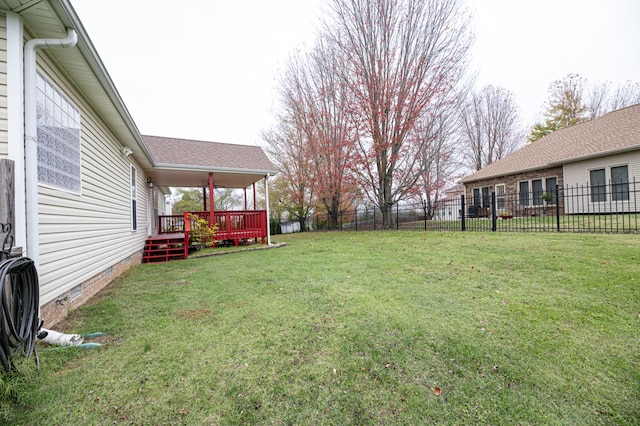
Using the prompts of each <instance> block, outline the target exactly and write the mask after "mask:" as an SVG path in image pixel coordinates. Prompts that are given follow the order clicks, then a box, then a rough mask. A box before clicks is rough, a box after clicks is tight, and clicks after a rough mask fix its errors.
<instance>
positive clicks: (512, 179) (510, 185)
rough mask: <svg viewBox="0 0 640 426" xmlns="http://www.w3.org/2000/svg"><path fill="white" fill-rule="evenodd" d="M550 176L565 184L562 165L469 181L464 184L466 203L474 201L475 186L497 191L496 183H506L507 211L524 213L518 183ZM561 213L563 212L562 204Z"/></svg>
mask: <svg viewBox="0 0 640 426" xmlns="http://www.w3.org/2000/svg"><path fill="white" fill-rule="evenodd" d="M550 177H555V178H556V179H557V184H558V186H560V187H562V186H563V185H564V178H563V171H562V167H561V166H558V167H551V168H546V169H540V170H533V171H529V172H523V173H516V174H513V175H507V176H501V177H497V178H490V179H484V180H479V181H475V182H468V183H465V184H464V188H465V192H464V193H465V203H466V205H467V206H469V205H471V204H472V203H473V190H474V188H483V187H489V188H490V190H489V193H491V192H495V190H496V185H505V192H506V194H507V200H508V202H507V205H506V206H505V209H504V210H505V211H506V212H508V213H510V214H516V213H520V214H523V213H524V210H522V211H518V210H521V209H520V207H519V206H518V205H517V204H518V203H517V200H518V198H517V195H518V185H519V183H520V182H522V181H531V180H535V179H546V178H550ZM560 207H561V213H562V205H561V206H560Z"/></svg>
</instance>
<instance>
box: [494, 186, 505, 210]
mask: <svg viewBox="0 0 640 426" xmlns="http://www.w3.org/2000/svg"><path fill="white" fill-rule="evenodd" d="M506 206H507V193H506V190H505V185H504V183H502V184H500V185H496V208H497V209H498V210H504V209H505V207H506Z"/></svg>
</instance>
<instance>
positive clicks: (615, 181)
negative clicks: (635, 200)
mask: <svg viewBox="0 0 640 426" xmlns="http://www.w3.org/2000/svg"><path fill="white" fill-rule="evenodd" d="M611 200H613V201H627V200H629V167H628V166H618V167H612V168H611Z"/></svg>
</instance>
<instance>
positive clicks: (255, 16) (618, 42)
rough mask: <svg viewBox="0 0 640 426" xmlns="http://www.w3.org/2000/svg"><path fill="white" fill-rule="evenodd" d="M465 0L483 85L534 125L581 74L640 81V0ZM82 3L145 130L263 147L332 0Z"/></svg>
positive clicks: (76, 3) (76, 2)
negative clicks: (286, 71) (289, 67)
mask: <svg viewBox="0 0 640 426" xmlns="http://www.w3.org/2000/svg"><path fill="white" fill-rule="evenodd" d="M464 1H465V2H466V4H467V5H468V6H469V10H470V12H471V13H472V15H473V27H474V32H475V35H476V41H475V44H474V46H473V49H472V54H473V62H472V66H473V67H474V69H475V70H477V74H478V81H477V83H478V86H479V87H481V86H483V85H485V84H494V85H497V86H501V87H503V88H505V89H508V90H510V91H511V92H513V93H514V95H515V99H516V102H517V103H518V104H519V106H520V107H521V118H522V122H523V124H524V125H525V126H526V127H527V128H529V127H530V126H531V125H532V124H533V123H534V122H535V121H536V120H538V119H539V118H540V115H541V112H542V110H543V104H544V102H545V101H546V100H547V98H548V93H547V88H548V86H549V84H550V83H551V82H553V81H554V80H558V79H562V78H564V77H565V76H566V75H567V74H569V73H578V74H580V75H582V76H583V77H585V78H587V79H588V80H589V81H593V82H601V81H605V80H606V81H611V82H613V83H614V84H616V85H617V84H621V83H624V82H626V81H629V80H631V81H634V82H640V24H638V21H639V18H640V1H638V0H464ZM71 2H72V5H73V7H74V8H75V9H76V12H77V13H78V16H79V17H80V20H81V21H82V22H83V24H84V26H85V29H86V31H87V33H88V34H89V37H90V38H91V40H92V41H93V44H94V45H95V47H96V49H97V51H98V53H99V55H100V57H101V59H102V61H103V62H104V64H105V66H106V68H107V70H108V72H109V74H110V76H111V78H112V80H113V81H114V83H115V85H116V87H117V89H118V91H119V93H120V95H121V97H122V99H123V100H124V102H125V104H126V106H127V108H128V109H129V112H130V113H131V115H132V117H133V119H134V120H135V122H136V124H137V125H138V128H139V130H140V131H141V132H142V133H143V134H149V135H156V136H168V137H179V138H187V139H200V140H209V141H216V142H229V143H244V144H253V145H258V144H261V143H262V138H261V132H262V131H263V130H267V129H269V128H270V127H271V125H272V123H273V121H274V119H273V113H272V111H273V108H274V104H275V102H276V98H275V90H274V85H275V77H276V75H277V73H278V70H279V69H282V68H283V67H284V65H285V63H286V62H287V59H288V55H289V54H290V53H291V52H293V51H294V50H295V49H297V48H302V49H304V45H305V44H306V45H309V44H311V43H312V41H313V33H314V28H315V26H316V23H317V20H318V16H319V10H320V5H321V4H322V3H323V0H269V1H265V0H236V1H229V0H193V1H185V2H177V1H175V0H174V1H168V0H71ZM178 5H180V6H179V7H178Z"/></svg>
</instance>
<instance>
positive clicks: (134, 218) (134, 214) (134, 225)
mask: <svg viewBox="0 0 640 426" xmlns="http://www.w3.org/2000/svg"><path fill="white" fill-rule="evenodd" d="M137 198H138V190H137V185H136V168H135V167H133V165H132V166H131V230H132V231H135V230H137V229H138V206H137Z"/></svg>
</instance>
